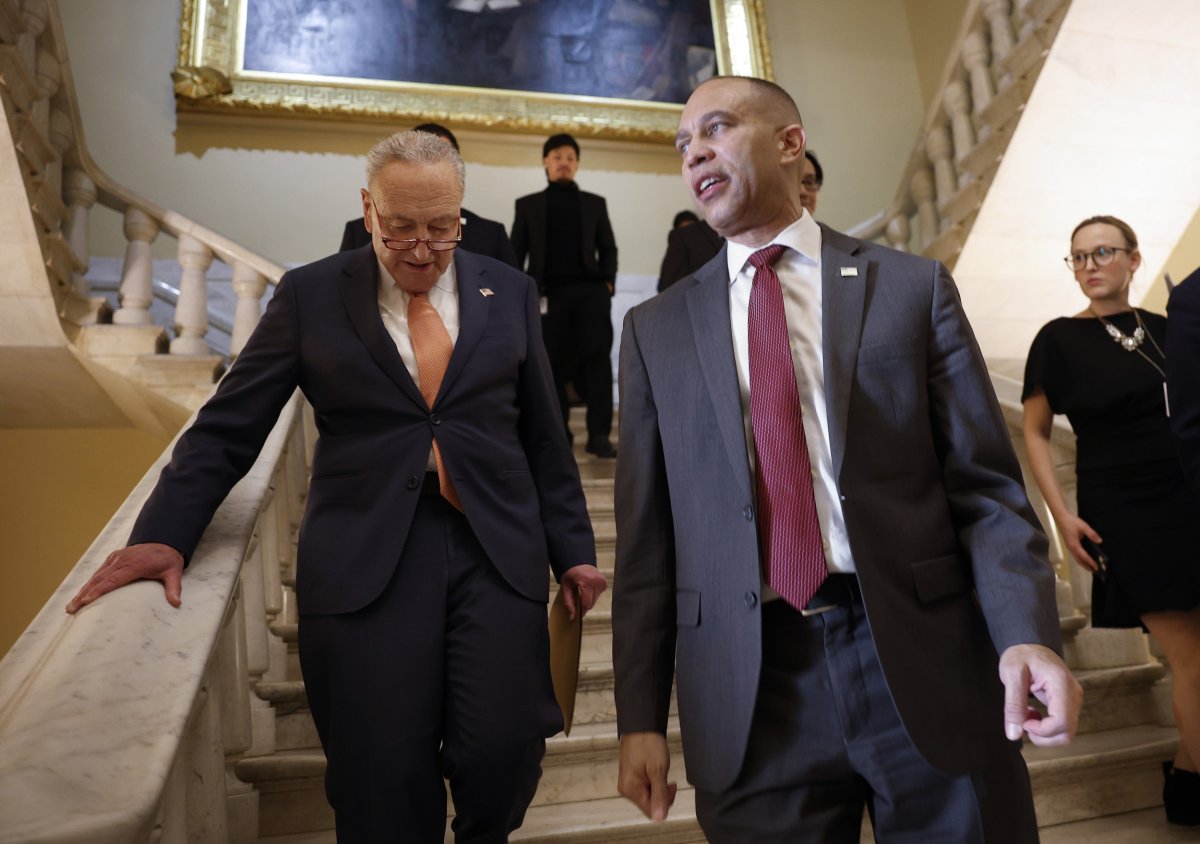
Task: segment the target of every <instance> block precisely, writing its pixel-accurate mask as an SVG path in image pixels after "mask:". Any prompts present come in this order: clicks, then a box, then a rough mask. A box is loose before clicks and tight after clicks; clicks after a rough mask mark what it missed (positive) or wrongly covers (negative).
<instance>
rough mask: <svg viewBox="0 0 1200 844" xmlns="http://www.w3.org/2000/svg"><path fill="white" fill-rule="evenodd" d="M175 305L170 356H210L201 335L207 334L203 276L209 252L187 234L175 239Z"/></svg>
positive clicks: (206, 287) (206, 304)
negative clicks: (177, 271)
mask: <svg viewBox="0 0 1200 844" xmlns="http://www.w3.org/2000/svg"><path fill="white" fill-rule="evenodd" d="M178 254H179V264H180V266H181V267H183V276H182V277H181V278H180V280H179V301H178V302H177V303H176V304H175V322H174V326H173V327H174V329H175V339H174V340H172V341H171V354H173V355H207V354H211V353H212V350H211V349H209V347H208V343H206V342H204V335H205V334H207V333H208V280H207V279H206V278H205V273H206V272H207V271H208V268H209V266H210V265H211V264H212V261H213V252H212V249H210V248H209V247H208V246H206V245H205V244H203V243H201V242H200V241H199V240H197V239H196V238H194V237H192V236H191V235H188V234H181V235H180V236H179V253H178Z"/></svg>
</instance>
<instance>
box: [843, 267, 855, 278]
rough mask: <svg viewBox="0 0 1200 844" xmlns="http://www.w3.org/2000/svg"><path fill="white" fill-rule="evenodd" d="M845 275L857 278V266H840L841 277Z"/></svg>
mask: <svg viewBox="0 0 1200 844" xmlns="http://www.w3.org/2000/svg"><path fill="white" fill-rule="evenodd" d="M846 277H850V278H857V277H858V267H842V278H846Z"/></svg>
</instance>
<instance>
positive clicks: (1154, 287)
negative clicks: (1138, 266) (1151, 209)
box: [1134, 211, 1200, 314]
mask: <svg viewBox="0 0 1200 844" xmlns="http://www.w3.org/2000/svg"><path fill="white" fill-rule="evenodd" d="M1136 230H1137V229H1136V228H1135V229H1134V231H1136ZM1197 268H1200V211H1198V212H1196V216H1195V217H1193V218H1192V222H1191V223H1190V224H1189V225H1188V227H1187V230H1186V231H1185V232H1184V233H1183V237H1182V238H1180V240H1179V243H1178V244H1177V245H1176V246H1175V250H1174V251H1173V252H1172V253H1171V257H1169V258H1167V265H1166V266H1165V267H1163V270H1164V271H1165V272H1166V273H1168V274H1169V275H1170V276H1171V280H1172V281H1174V282H1175V283H1176V284H1178V283H1179V282H1181V281H1183V280H1184V279H1185V278H1187V277H1188V276H1189V275H1191V274H1192V273H1193V272H1195V271H1196V269H1197ZM1141 304H1142V307H1143V308H1146V309H1147V310H1151V311H1157V312H1158V313H1160V314H1161V313H1165V312H1166V310H1167V286H1166V284H1164V283H1163V282H1162V279H1161V278H1157V279H1154V282H1153V283H1152V284H1151V285H1150V289H1149V290H1147V291H1146V296H1145V298H1144V299H1143V300H1142V303H1141Z"/></svg>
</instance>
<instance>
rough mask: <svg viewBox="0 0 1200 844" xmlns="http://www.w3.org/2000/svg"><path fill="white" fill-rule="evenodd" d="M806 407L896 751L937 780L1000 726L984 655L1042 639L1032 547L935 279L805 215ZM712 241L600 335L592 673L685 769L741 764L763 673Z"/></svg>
mask: <svg viewBox="0 0 1200 844" xmlns="http://www.w3.org/2000/svg"><path fill="white" fill-rule="evenodd" d="M821 232H822V247H821V276H822V285H821V290H822V311H821V318H822V335H821V343H822V349H823V353H824V375H825V405H826V407H825V414H826V418H827V421H828V425H829V440H830V451H831V453H832V458H833V469H834V474H835V477H836V479H837V485H838V492H839V494H840V503H841V507H842V511H843V514H844V516H845V520H846V529H847V532H848V536H849V542H850V548H851V552H852V554H853V558H854V563H855V566H856V568H857V571H858V579H859V582H860V584H861V586H862V595H863V603H864V605H865V607H866V612H867V618H868V620H869V622H870V627H871V633H872V636H873V637H874V642H875V647H876V650H877V652H878V654H879V662H880V664H881V666H882V667H883V672H884V674H885V676H886V678H887V683H888V689H889V691H890V692H891V695H892V698H893V699H894V700H895V703H896V709H897V711H898V712H899V714H900V717H901V719H902V720H903V722H904V726H905V727H906V728H907V730H908V733H909V735H910V736H911V738H912V740H913V742H914V744H915V745H916V746H917V748H918V750H920V752H921V753H922V755H924V757H925V758H926V759H927V760H928V761H929V762H930V763H931V764H932V765H934V766H936V767H938V768H940V769H942V770H944V771H947V772H951V773H955V774H958V773H963V772H966V771H970V770H974V769H977V768H978V767H979V765H980V764H982V763H983V761H984V760H982V759H981V758H980V751H981V749H983V748H985V747H987V746H988V741H987V739H986V738H985V737H987V736H992V735H994V734H995V732H996V731H997V730H1000V729H1002V725H1003V702H1004V695H1003V690H1002V687H1001V685H1000V682H999V678H998V674H997V654H998V653H999V652H1002V651H1003V650H1004V649H1005V648H1007V647H1009V646H1010V645H1015V644H1024V643H1038V644H1044V645H1047V646H1049V647H1051V648H1054V649H1056V650H1061V633H1060V630H1059V623H1058V612H1057V608H1056V605H1055V593H1054V573H1053V570H1052V569H1051V567H1050V563H1049V561H1048V559H1047V542H1046V537H1045V535H1044V534H1043V533H1042V531H1041V528H1040V526H1039V524H1038V521H1037V517H1036V516H1035V515H1034V512H1033V509H1032V508H1031V507H1030V505H1029V500H1028V499H1027V498H1026V495H1025V489H1024V487H1023V486H1022V483H1021V470H1020V466H1019V464H1018V463H1017V458H1016V455H1015V453H1014V452H1013V446H1012V440H1011V438H1010V436H1009V433H1008V429H1007V427H1006V425H1005V422H1004V417H1003V416H1002V414H1001V411H1000V407H999V405H998V403H997V401H996V396H995V393H994V392H993V390H992V384H991V380H990V379H989V377H988V372H987V368H986V367H985V366H984V362H983V357H982V356H981V355H980V353H979V349H978V347H977V346H976V345H975V340H974V337H973V335H972V333H971V329H970V326H969V325H968V324H967V321H966V317H965V316H964V315H963V312H962V307H961V305H960V303H959V299H958V293H957V291H956V290H955V287H954V282H953V281H952V280H951V278H950V275H949V273H948V272H947V271H946V269H945V267H943V266H942V265H941V264H939V263H937V262H935V261H930V260H928V259H925V258H921V257H917V256H913V255H906V254H901V253H899V252H896V251H893V250H891V249H887V248H885V247H881V246H878V245H876V244H874V243H867V242H863V241H859V240H855V239H854V238H851V237H848V236H846V235H843V234H840V233H838V232H835V231H833V230H831V229H829V228H827V227H825V226H821ZM729 320H730V314H729V271H728V267H727V266H726V260H725V251H724V250H722V251H721V253H720V254H718V255H717V257H716V258H714V259H713V260H712V261H710V262H709V263H708V264H707V265H705V266H704V267H703V268H702V269H701V270H700V271H699V272H697V273H696V274H695V275H693V276H689V277H688V278H685V279H683V280H682V281H680V282H678V283H677V284H674V285H672V286H671V287H670V288H668V289H667V290H666V291H664V292H663V293H662V294H661V295H658V296H655V297H654V298H653V299H650V300H649V301H647V302H645V303H643V304H641V305H639V306H637V307H636V308H633V309H632V310H630V311H629V313H628V314H627V315H626V317H625V327H624V331H623V334H622V336H621V432H620V433H621V453H620V457H619V458H618V460H617V472H616V518H617V560H616V574H615V576H614V578H613V584H614V588H613V665H614V668H615V670H616V704H617V725H618V729H619V730H620V732H621V733H622V734H624V733H627V732H634V731H642V730H658V731H665V729H666V726H667V716H668V711H669V707H670V702H671V679H672V675H674V677H675V679H676V681H677V699H678V708H679V723H680V728H681V730H682V732H683V747H684V761H685V763H686V765H687V773H688V779H689V780H690V781H691V782H692V783H693V784H694V785H696V786H697V787H699V788H704V789H706V790H709V791H721V790H723V789H725V788H727V787H728V786H729V784H730V783H732V782H733V780H734V778H735V777H736V776H737V774H738V772H739V771H740V770H741V767H742V759H743V757H744V754H745V750H746V744H747V740H748V737H749V734H750V725H751V722H752V720H753V716H754V707H755V701H756V698H757V693H758V687H759V671H760V667H761V665H762V625H761V617H760V613H761V607H762V604H761V601H760V595H759V592H760V590H761V588H762V575H761V567H760V563H759V553H758V534H757V530H756V526H755V521H754V520H755V519H756V518H757V513H756V510H755V506H754V505H755V500H754V476H753V474H752V472H751V470H750V464H749V459H748V457H747V453H746V429H745V425H744V421H743V417H742V406H741V400H740V392H739V386H738V376H737V370H736V364H735V362H734V354H733V340H732V336H731V333H730V323H729Z"/></svg>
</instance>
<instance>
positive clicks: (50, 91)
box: [33, 44, 62, 140]
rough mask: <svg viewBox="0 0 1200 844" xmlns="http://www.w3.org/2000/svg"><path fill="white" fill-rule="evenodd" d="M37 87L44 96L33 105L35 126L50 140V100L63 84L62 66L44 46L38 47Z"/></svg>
mask: <svg viewBox="0 0 1200 844" xmlns="http://www.w3.org/2000/svg"><path fill="white" fill-rule="evenodd" d="M36 67H37V75H36V77H35V78H36V79H37V86H38V93H40V94H41V95H42V96H41V98H40V99H38V101H37V102H36V103H34V105H33V124H34V125H35V126H36V127H37V128H38V130H39V131H41V133H42V137H43V138H46V139H47V140H49V138H50V100H51V98H52V97H53V96H54V95H55V94H56V93H58V88H59V86H60V85H61V84H62V65H61V64H60V63H59V61H58V57H57V56H56V55H54V53H52V52H50V50H48V49H47V48H46V46H45V45H44V44H39V45H38V50H37V65H36Z"/></svg>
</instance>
